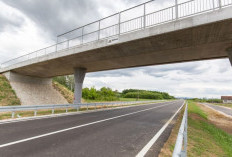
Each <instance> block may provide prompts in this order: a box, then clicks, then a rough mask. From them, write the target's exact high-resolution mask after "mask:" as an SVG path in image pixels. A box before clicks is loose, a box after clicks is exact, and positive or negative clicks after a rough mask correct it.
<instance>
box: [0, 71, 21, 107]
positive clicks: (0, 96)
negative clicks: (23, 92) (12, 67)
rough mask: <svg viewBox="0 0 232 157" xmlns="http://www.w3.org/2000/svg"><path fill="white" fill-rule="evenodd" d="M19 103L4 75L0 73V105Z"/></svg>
mask: <svg viewBox="0 0 232 157" xmlns="http://www.w3.org/2000/svg"><path fill="white" fill-rule="evenodd" d="M15 105H21V103H20V100H19V99H18V97H17V96H16V94H15V91H14V90H13V89H12V88H11V86H10V83H9V81H8V80H7V79H6V77H5V76H3V75H0V106H15Z"/></svg>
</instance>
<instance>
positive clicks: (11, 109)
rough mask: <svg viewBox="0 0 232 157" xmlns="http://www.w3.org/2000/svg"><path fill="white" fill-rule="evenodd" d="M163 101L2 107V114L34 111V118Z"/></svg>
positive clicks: (0, 110)
mask: <svg viewBox="0 0 232 157" xmlns="http://www.w3.org/2000/svg"><path fill="white" fill-rule="evenodd" d="M159 101H163V100H152V101H129V102H108V103H80V104H63V105H36V106H3V107H0V113H1V112H2V113H3V112H4V113H5V112H11V117H12V118H14V117H15V112H17V111H34V116H37V111H38V110H51V113H52V114H54V112H55V109H66V113H67V112H68V109H70V108H72V109H77V111H79V109H80V108H81V107H85V108H86V110H89V109H90V108H91V109H94V110H96V109H97V108H98V107H99V106H105V107H106V108H108V107H109V106H114V105H117V106H125V105H131V104H143V103H154V102H159Z"/></svg>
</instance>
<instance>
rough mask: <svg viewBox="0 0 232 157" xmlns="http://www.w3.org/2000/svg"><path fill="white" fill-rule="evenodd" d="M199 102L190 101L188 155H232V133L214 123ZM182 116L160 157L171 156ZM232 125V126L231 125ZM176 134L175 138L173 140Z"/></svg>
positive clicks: (204, 156) (212, 156) (216, 156)
mask: <svg viewBox="0 0 232 157" xmlns="http://www.w3.org/2000/svg"><path fill="white" fill-rule="evenodd" d="M205 111H206V110H202V107H201V106H199V105H198V104H197V103H195V102H192V101H189V108H188V114H189V115H188V156H190V157H196V156H203V157H206V156H207V157H208V156H210V157H231V156H232V135H231V134H229V133H227V132H225V131H224V130H223V129H221V128H219V127H217V126H216V125H214V123H213V121H212V119H210V117H212V115H211V114H213V113H212V112H205ZM180 119H181V120H182V117H181V118H178V120H177V125H176V126H175V127H174V128H173V130H172V133H171V135H170V137H169V139H168V140H167V142H166V143H165V145H164V147H163V149H162V150H161V153H160V155H159V156H160V157H164V156H171V154H172V153H170V152H173V149H174V145H175V142H176V141H175V140H176V137H177V133H178V130H179V125H178V124H180V122H181V120H180ZM230 127H232V126H230ZM172 136H174V137H175V138H174V139H175V140H173V138H172Z"/></svg>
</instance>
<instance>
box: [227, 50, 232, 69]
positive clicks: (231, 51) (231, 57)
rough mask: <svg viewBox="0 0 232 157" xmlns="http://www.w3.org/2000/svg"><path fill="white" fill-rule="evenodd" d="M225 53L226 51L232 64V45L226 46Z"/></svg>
mask: <svg viewBox="0 0 232 157" xmlns="http://www.w3.org/2000/svg"><path fill="white" fill-rule="evenodd" d="M226 51H227V53H228V57H229V60H230V64H231V66H232V47H230V48H228V49H227V50H226Z"/></svg>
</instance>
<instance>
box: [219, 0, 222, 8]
mask: <svg viewBox="0 0 232 157" xmlns="http://www.w3.org/2000/svg"><path fill="white" fill-rule="evenodd" d="M218 7H219V9H221V8H222V1H221V0H218Z"/></svg>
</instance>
